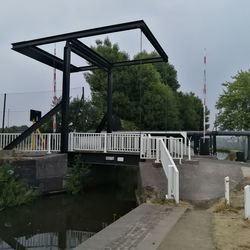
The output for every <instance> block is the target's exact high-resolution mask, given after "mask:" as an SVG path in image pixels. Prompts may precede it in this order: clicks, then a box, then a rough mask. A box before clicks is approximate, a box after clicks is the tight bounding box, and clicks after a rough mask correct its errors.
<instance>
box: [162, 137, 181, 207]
mask: <svg viewBox="0 0 250 250" xmlns="http://www.w3.org/2000/svg"><path fill="white" fill-rule="evenodd" d="M157 143H159V147H158V148H159V159H160V161H161V163H162V167H163V170H164V172H165V174H166V176H167V179H168V195H167V198H168V199H172V198H174V199H175V202H176V203H179V171H178V169H177V167H176V165H175V163H174V161H173V159H172V157H171V155H170V153H169V151H168V149H167V147H166V145H165V143H164V141H163V139H157Z"/></svg>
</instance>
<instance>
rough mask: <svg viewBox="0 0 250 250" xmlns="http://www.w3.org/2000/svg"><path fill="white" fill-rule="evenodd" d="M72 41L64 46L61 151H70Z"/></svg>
mask: <svg viewBox="0 0 250 250" xmlns="http://www.w3.org/2000/svg"><path fill="white" fill-rule="evenodd" d="M70 53H71V47H70V43H69V42H67V43H66V45H65V47H64V58H63V60H64V63H63V88H62V127H61V153H65V152H67V151H68V139H69V90H70Z"/></svg>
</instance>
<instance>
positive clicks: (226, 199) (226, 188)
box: [224, 176, 230, 205]
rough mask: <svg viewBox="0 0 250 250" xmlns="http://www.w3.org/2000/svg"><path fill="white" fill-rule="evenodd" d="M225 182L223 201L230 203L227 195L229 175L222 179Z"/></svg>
mask: <svg viewBox="0 0 250 250" xmlns="http://www.w3.org/2000/svg"><path fill="white" fill-rule="evenodd" d="M224 183H225V202H226V204H227V205H230V197H229V196H230V195H229V176H226V177H225V179H224Z"/></svg>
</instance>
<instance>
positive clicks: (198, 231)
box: [157, 210, 215, 250]
mask: <svg viewBox="0 0 250 250" xmlns="http://www.w3.org/2000/svg"><path fill="white" fill-rule="evenodd" d="M211 217H212V215H211V214H210V213H209V212H208V211H207V210H188V211H187V212H186V213H185V214H184V215H183V216H182V217H181V219H180V220H179V221H178V222H177V223H176V225H175V226H174V227H173V229H172V230H171V232H170V233H169V234H168V235H167V236H166V237H165V239H164V240H163V241H162V243H161V245H160V246H159V247H158V248H157V250H201V249H202V250H213V249H215V248H214V245H213V240H212V222H211Z"/></svg>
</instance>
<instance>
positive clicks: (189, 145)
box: [188, 140, 191, 161]
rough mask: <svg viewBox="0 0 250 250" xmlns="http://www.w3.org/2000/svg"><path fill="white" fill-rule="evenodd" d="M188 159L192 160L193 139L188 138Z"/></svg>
mask: <svg viewBox="0 0 250 250" xmlns="http://www.w3.org/2000/svg"><path fill="white" fill-rule="evenodd" d="M188 160H189V161H191V141H190V140H188Z"/></svg>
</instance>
